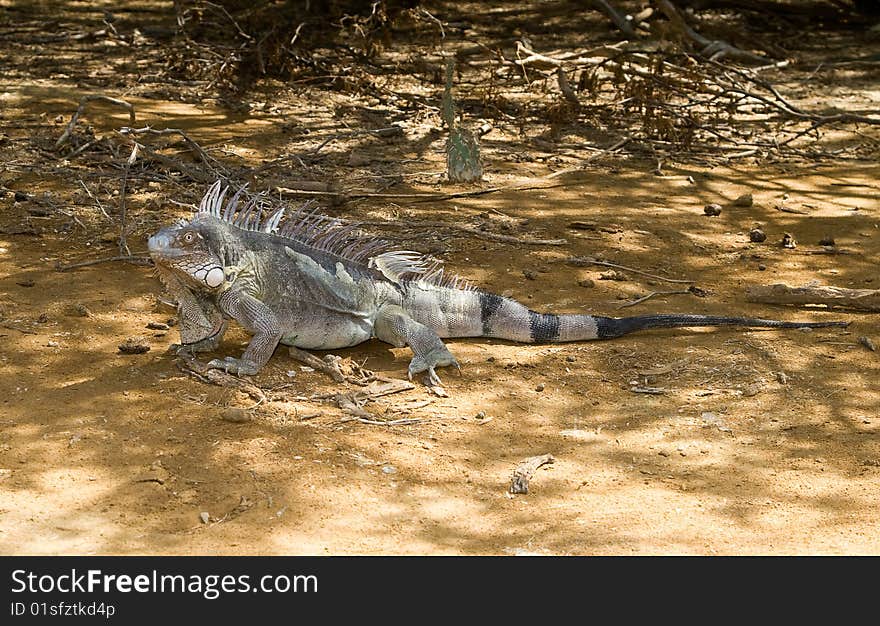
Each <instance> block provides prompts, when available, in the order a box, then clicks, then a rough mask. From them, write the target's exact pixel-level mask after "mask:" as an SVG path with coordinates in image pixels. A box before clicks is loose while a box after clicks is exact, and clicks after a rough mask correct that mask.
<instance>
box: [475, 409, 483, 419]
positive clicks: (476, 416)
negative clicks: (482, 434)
mask: <svg viewBox="0 0 880 626" xmlns="http://www.w3.org/2000/svg"><path fill="white" fill-rule="evenodd" d="M474 419H478V420H484V419H486V412H485V411H480V412H479V413H477V414H476V415H474Z"/></svg>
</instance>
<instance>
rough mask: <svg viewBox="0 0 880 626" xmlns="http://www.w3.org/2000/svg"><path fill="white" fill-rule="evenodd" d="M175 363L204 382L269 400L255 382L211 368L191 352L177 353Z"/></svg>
mask: <svg viewBox="0 0 880 626" xmlns="http://www.w3.org/2000/svg"><path fill="white" fill-rule="evenodd" d="M175 364H176V365H177V368H178V369H179V370H180V371H182V372H184V373H185V374H189V375H190V376H192V377H193V378H195V379H197V380H200V381H202V382H203V383H211V384H213V385H218V386H220V387H231V388H233V389H238V390H240V391H243V392H244V393H246V394H247V395H249V396H250V397H251V398H253V399H254V400H256V401H258V402H267V401H268V400H269V398H268V397H267V396H266V394H265V393H264V392H263V390H262V389H260V388H259V387H257V386H256V385H254V384H253V383H250V382H248V381H246V380H243V379H241V378H238V377H236V376H233V375H232V374H227V373H226V372H223V371H221V370H218V369H212V368H209V367H208V365H207V363H203V362H201V361H200V360H198V359H197V358H196V357H194V356H192V355H190V354H186V353H182V354H179V355H177V360H176V361H175Z"/></svg>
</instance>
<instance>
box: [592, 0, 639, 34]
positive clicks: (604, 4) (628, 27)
mask: <svg viewBox="0 0 880 626" xmlns="http://www.w3.org/2000/svg"><path fill="white" fill-rule="evenodd" d="M592 3H593V5H594V6H595V7H596V8H597V9H598V10H599V11H602V13H604V14H605V15H607V16H608V17H609V18H610V19H611V21H612V22H614V25H615V26H617V29H618V30H619V31H620V32H622V33H623V34H624V35H626V36H627V37H629V38H630V39H634V38H636V37H638V33H636V29H635V28H633V25H632V22H630V21H629V20H628V19H626V16H624V15H622V14H621V13H620V11H618V10H617V9H616V8H614V5H612V4H611V3H610V2H608V0H593V2H592Z"/></svg>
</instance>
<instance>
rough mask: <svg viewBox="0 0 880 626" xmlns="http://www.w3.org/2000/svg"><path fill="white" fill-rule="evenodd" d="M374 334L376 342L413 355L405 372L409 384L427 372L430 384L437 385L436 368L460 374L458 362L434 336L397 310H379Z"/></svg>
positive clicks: (390, 307)
mask: <svg viewBox="0 0 880 626" xmlns="http://www.w3.org/2000/svg"><path fill="white" fill-rule="evenodd" d="M373 330H374V332H375V334H376V337H377V338H378V339H381V340H382V341H384V342H386V343H390V344H391V345H393V346H397V347H398V348H402V347H403V346H409V347H410V349H411V350H412V351H413V359H412V361H410V364H409V370H408V372H407V374H408V376H409V379H410V380H412V377H413V376H414V375H415V374H418V373H420V372H428V380H429V382H430V383H431V384H432V385H439V384H440V377H439V376H437V373H436V372H435V371H434V368H435V367H443V366H446V365H452V366H453V367H455V368H457V369H458V370H459V371H461V366H460V365H459V364H458V361H456V360H455V357H454V356H452V353H450V352H449V350H447V349H446V346H445V345H444V344H443V341H441V339H440V337H438V336H437V333H435V332H434V331H433V330H431V329H430V328H428V327H427V326H425V325H424V324H421V323H419V322H417V321H415V320H414V319H412V318H411V317H410V316H409V315H407V314H406V311H404V310H403V309H402V308H401V307H399V306H394V305H386V306H383V307H382V308H381V309H379V314H378V315H377V316H376V321H375V324H374V326H373Z"/></svg>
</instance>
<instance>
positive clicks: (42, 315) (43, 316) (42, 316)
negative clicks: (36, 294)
mask: <svg viewBox="0 0 880 626" xmlns="http://www.w3.org/2000/svg"><path fill="white" fill-rule="evenodd" d="M48 321H49V314H48V313H40V315H39V316H38V317H37V324H45V323H46V322H48Z"/></svg>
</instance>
